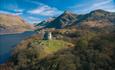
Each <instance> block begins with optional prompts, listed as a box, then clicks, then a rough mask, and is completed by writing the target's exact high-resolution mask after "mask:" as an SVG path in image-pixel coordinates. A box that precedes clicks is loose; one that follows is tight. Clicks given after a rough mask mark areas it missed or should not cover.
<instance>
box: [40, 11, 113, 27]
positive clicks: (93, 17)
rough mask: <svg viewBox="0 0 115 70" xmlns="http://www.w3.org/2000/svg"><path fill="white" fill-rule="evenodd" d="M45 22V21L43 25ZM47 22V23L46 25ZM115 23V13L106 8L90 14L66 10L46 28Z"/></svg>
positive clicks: (99, 25)
mask: <svg viewBox="0 0 115 70" xmlns="http://www.w3.org/2000/svg"><path fill="white" fill-rule="evenodd" d="M42 24H44V23H43V22H42V23H41V25H42ZM46 24H47V25H46ZM114 24H115V13H113V12H107V11H104V10H100V9H99V10H94V11H92V12H90V13H88V14H73V13H71V12H68V11H65V12H64V13H63V14H61V15H60V16H59V17H57V18H55V19H54V20H52V21H50V22H48V23H46V22H45V26H44V28H56V29H60V28H73V27H75V28H76V27H84V26H88V27H98V28H102V27H106V26H111V25H114Z"/></svg>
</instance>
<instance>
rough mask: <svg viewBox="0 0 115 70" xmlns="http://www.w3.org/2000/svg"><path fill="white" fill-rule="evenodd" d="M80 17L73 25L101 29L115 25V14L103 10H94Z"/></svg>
mask: <svg viewBox="0 0 115 70" xmlns="http://www.w3.org/2000/svg"><path fill="white" fill-rule="evenodd" d="M80 17H81V18H80V19H79V21H76V22H74V24H75V25H76V24H77V25H78V26H89V27H99V28H102V27H106V26H111V25H114V24H115V13H111V12H107V11H104V10H95V11H92V12H90V13H88V14H85V15H82V16H80Z"/></svg>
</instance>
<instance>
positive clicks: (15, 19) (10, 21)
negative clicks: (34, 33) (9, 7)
mask: <svg viewBox="0 0 115 70" xmlns="http://www.w3.org/2000/svg"><path fill="white" fill-rule="evenodd" d="M32 29H33V26H32V25H30V24H28V23H26V22H25V21H24V20H22V19H21V18H20V17H19V16H15V15H7V14H0V34H10V33H20V32H24V31H29V30H32Z"/></svg>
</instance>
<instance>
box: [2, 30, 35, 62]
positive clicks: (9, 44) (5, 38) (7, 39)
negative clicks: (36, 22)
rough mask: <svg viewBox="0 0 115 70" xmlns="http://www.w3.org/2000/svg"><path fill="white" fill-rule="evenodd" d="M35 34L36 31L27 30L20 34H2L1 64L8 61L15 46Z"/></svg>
mask: <svg viewBox="0 0 115 70" xmlns="http://www.w3.org/2000/svg"><path fill="white" fill-rule="evenodd" d="M33 34H35V32H34V31H27V32H24V33H18V34H5V35H0V64H2V63H4V62H6V61H7V60H8V59H9V58H10V56H11V51H12V50H13V48H14V47H15V46H16V45H17V44H18V43H20V42H21V41H22V40H24V39H26V38H28V37H30V36H32V35H33Z"/></svg>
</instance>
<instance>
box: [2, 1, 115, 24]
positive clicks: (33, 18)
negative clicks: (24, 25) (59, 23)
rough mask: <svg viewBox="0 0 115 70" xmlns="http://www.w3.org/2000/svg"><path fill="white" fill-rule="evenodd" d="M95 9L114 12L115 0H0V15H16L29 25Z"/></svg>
mask: <svg viewBox="0 0 115 70" xmlns="http://www.w3.org/2000/svg"><path fill="white" fill-rule="evenodd" d="M95 9H103V10H106V11H111V12H115V0H0V13H4V14H13V15H18V16H20V17H22V18H23V19H24V20H26V21H27V22H29V23H35V22H40V21H43V20H45V19H47V18H50V17H54V16H58V15H60V14H62V13H63V12H64V11H65V10H68V11H71V12H73V13H76V14H84V13H89V12H90V11H92V10H95Z"/></svg>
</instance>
